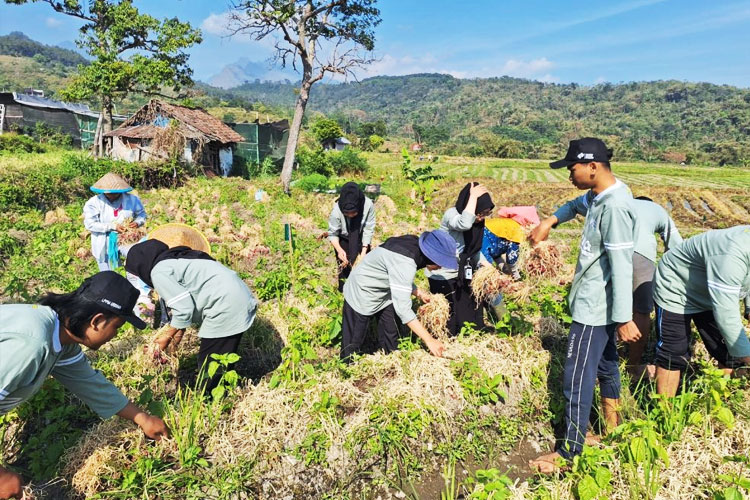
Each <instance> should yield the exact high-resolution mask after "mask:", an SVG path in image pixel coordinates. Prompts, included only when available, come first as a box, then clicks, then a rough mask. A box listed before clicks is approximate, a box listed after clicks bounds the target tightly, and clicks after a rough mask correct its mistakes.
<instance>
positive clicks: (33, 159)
mask: <svg viewBox="0 0 750 500" xmlns="http://www.w3.org/2000/svg"><path fill="white" fill-rule="evenodd" d="M66 155H69V153H67V152H53V153H46V154H25V155H13V156H11V155H7V154H0V202H4V203H6V205H5V206H3V207H2V210H3V218H2V220H0V230H2V233H1V235H0V290H3V292H2V296H1V297H0V301H2V302H16V301H33V300H34V299H36V298H37V297H38V296H39V295H40V294H41V293H43V292H44V291H47V290H58V291H61V290H71V289H73V288H75V287H76V286H77V285H78V284H79V283H80V281H81V279H82V278H83V277H85V276H87V275H88V274H91V273H93V272H95V270H96V266H95V264H94V262H93V259H92V258H91V257H90V256H84V257H79V255H84V254H85V251H86V249H87V248H88V245H89V241H88V239H87V235H86V234H85V232H84V231H82V229H83V226H82V219H81V208H82V205H83V202H84V201H85V199H86V198H87V197H88V196H89V193H88V192H87V187H88V185H87V182H89V179H90V177H91V176H95V175H98V170H97V168H99V167H97V165H96V164H94V165H92V164H90V163H88V162H86V161H83V160H81V161H78V160H76V161H73V160H71V159H70V157H68V156H66ZM368 159H369V161H370V164H371V167H372V168H371V171H370V173H369V174H368V175H367V176H366V177H364V178H361V179H358V180H362V181H366V182H375V183H380V184H381V185H382V186H381V187H382V195H381V196H380V197H379V198H378V199H377V200H376V208H377V210H378V212H377V217H378V227H377V231H376V239H377V241H379V242H382V241H383V240H384V239H386V238H387V237H389V236H393V235H399V234H406V233H417V232H419V231H421V230H424V229H432V228H435V227H436V226H437V224H438V221H439V219H440V216H441V215H442V212H443V210H444V209H445V208H446V207H448V206H450V205H452V204H453V203H454V200H455V196H456V194H457V192H458V191H459V190H460V188H461V187H462V186H463V184H464V183H465V182H468V181H469V180H480V181H482V182H484V183H486V184H487V185H488V187H489V188H490V191H491V193H492V196H493V199H494V200H495V203H496V204H497V205H513V204H534V205H537V206H538V207H539V210H540V212H541V213H542V214H549V213H551V211H552V210H554V208H555V207H556V206H558V205H559V204H560V203H562V202H564V201H565V200H567V199H570V198H571V197H573V196H577V195H578V194H579V192H578V191H576V190H575V189H574V188H573V187H571V186H570V185H569V183H568V182H567V179H566V172H560V171H551V170H549V169H548V168H547V167H546V164H545V163H544V162H532V161H512V160H502V161H501V160H493V159H469V158H446V157H441V158H440V159H439V161H438V162H437V164H436V167H435V168H436V170H437V172H438V173H440V174H442V175H444V176H445V179H443V180H441V181H439V182H438V183H437V186H436V187H437V192H436V193H435V196H434V198H433V200H432V201H431V202H430V203H429V204H428V205H427V207H426V209H425V210H424V211H422V210H421V207H420V206H419V205H418V204H417V203H416V202H415V201H414V200H412V197H411V194H412V193H411V187H410V186H409V185H408V184H407V183H406V182H405V180H404V179H403V178H402V177H401V174H400V169H399V165H400V163H401V158H400V155H396V154H372V155H369V156H368ZM114 167H117V168H120V166H119V165H115V166H114ZM613 168H614V170H615V173H616V174H617V175H618V176H620V177H621V178H622V179H623V180H625V181H626V182H628V184H630V185H631V187H632V188H633V190H634V192H637V193H638V194H641V193H644V194H648V195H651V196H652V197H653V198H654V199H655V200H657V201H659V202H661V203H665V204H666V202H670V203H671V204H672V205H673V214H674V216H675V219H676V220H677V222H678V225H679V227H680V229H681V230H682V231H683V232H685V233H686V234H693V233H696V232H698V231H702V230H705V229H710V228H717V227H726V226H728V225H734V224H739V223H750V215H748V210H750V198H749V197H748V192H747V188H748V187H750V175H747V173H746V172H745V171H743V170H740V169H731V168H714V169H711V168H694V167H679V166H674V165H671V166H670V165H651V164H630V163H626V164H617V163H616V164H614V167H613ZM45 175H48V176H49V177H45ZM345 180H347V179H339V180H338V183H339V184H341V183H343V182H344V181H345ZM19 188H20V189H27V190H30V191H32V192H33V193H34V197H32V198H29V197H21V196H20V194H18V192H17V191H18V189H19ZM258 189H263V190H265V191H266V192H267V193H268V194H269V196H270V199H269V200H268V201H265V202H256V201H255V193H256V191H257V190H258ZM140 195H141V197H142V199H143V201H144V204H145V206H146V209H147V211H148V213H149V220H148V223H147V227H148V229H153V228H155V227H157V226H158V225H160V224H162V223H165V222H168V221H175V220H177V221H184V222H186V223H189V224H192V225H195V226H197V227H199V228H201V229H202V230H203V231H204V233H205V234H206V235H207V236H208V237H209V240H210V241H211V243H212V253H213V255H214V256H215V257H216V258H217V259H218V260H219V261H221V262H223V263H225V264H226V265H228V266H230V267H232V268H233V269H234V270H236V271H237V272H238V273H239V274H240V276H241V277H242V278H243V279H244V280H245V281H246V282H247V283H248V285H249V286H250V287H251V288H252V289H253V290H254V291H255V293H256V294H257V295H258V296H259V298H260V299H261V302H262V305H261V308H260V311H259V315H258V318H257V320H256V322H255V324H254V325H253V327H252V329H251V330H250V332H249V333H248V334H246V335H245V338H244V340H243V344H242V349H241V354H242V358H241V360H240V361H239V363H238V364H237V365H236V367H235V368H236V370H237V371H238V372H239V373H240V375H242V376H243V377H244V378H243V379H241V381H240V383H239V384H238V385H237V386H236V387H235V386H233V384H228V385H227V395H226V396H224V397H223V398H221V399H219V400H218V401H216V402H214V403H211V402H209V401H207V400H205V399H204V398H203V397H202V396H201V394H200V393H198V392H196V391H195V390H193V388H192V387H191V386H189V385H185V384H184V381H185V380H190V379H191V378H192V376H193V375H194V373H195V371H196V366H195V355H196V352H197V345H198V344H197V338H196V336H195V331H193V330H189V331H188V333H187V334H186V339H185V341H184V342H183V344H182V346H181V348H180V350H179V351H178V352H177V354H176V355H175V356H173V357H170V358H169V362H168V363H167V364H164V365H158V366H157V365H154V363H153V362H152V360H151V359H149V358H148V357H147V356H146V355H145V354H144V353H143V350H142V348H143V346H144V345H147V343H148V342H149V340H150V339H151V338H152V337H153V336H154V335H155V332H153V331H151V330H148V331H146V332H143V333H138V332H135V331H133V330H132V328H130V327H126V328H124V329H123V331H122V332H121V334H120V335H119V336H118V338H117V339H116V341H114V342H112V343H111V344H108V345H107V346H105V347H104V348H103V349H102V350H101V351H100V352H97V353H90V358H91V360H92V362H93V363H94V365H95V366H96V368H98V369H100V370H102V371H103V372H104V373H105V374H106V375H107V376H108V377H110V378H111V379H112V380H113V381H114V382H115V383H116V384H117V385H118V386H119V387H121V388H122V389H123V391H124V392H125V393H126V394H127V395H128V396H130V397H131V398H132V399H134V400H136V401H139V402H140V403H141V404H143V405H145V406H149V408H152V409H154V410H155V411H160V412H161V413H163V414H164V415H165V418H166V420H167V422H168V424H169V425H170V428H171V429H172V436H173V437H172V438H171V439H169V440H167V441H164V442H161V443H152V442H148V441H147V440H145V439H144V438H143V435H142V433H141V432H140V431H139V430H138V429H136V428H134V426H133V425H132V424H130V423H124V422H121V421H118V420H116V419H115V420H110V421H106V422H100V421H99V420H98V419H97V418H96V417H95V416H94V415H93V414H92V413H91V412H90V411H89V410H87V409H86V408H85V407H83V406H82V405H81V404H80V402H78V401H77V400H76V399H75V398H74V397H72V396H71V395H70V394H68V393H66V392H65V391H64V390H63V389H62V387H61V386H60V385H59V384H57V383H56V382H54V381H50V382H49V383H48V384H46V385H45V388H44V390H43V391H42V392H41V393H39V394H38V395H37V396H36V397H35V398H34V399H33V400H32V401H30V402H28V403H27V404H25V405H23V406H21V407H19V408H18V409H16V410H15V411H14V412H12V413H10V414H8V415H6V416H4V417H1V418H2V419H1V420H0V452H1V456H2V459H3V461H4V462H5V463H6V464H7V465H8V466H9V467H11V468H13V469H14V470H17V471H19V472H21V473H22V474H23V475H24V477H26V478H27V479H30V480H32V488H31V490H33V492H34V494H35V498H70V497H73V498H116V499H133V498H164V499H167V498H173V499H178V498H179V499H184V498H196V499H197V498H231V499H234V498H237V499H240V498H328V499H360V498H361V499H365V498H415V499H416V498H421V499H424V500H428V499H433V498H446V499H447V498H451V499H453V498H458V497H457V494H458V493H461V494H463V495H464V497H463V498H475V499H488V498H495V499H501V498H514V499H526V498H531V499H540V500H547V499H568V498H581V499H594V498H611V499H636V498H637V499H641V498H653V499H657V498H658V499H684V498H706V499H709V498H710V499H719V498H724V499H729V498H742V496H732V495H735V492H736V494H740V495H744V496H747V495H748V493H749V489H750V488H748V486H749V483H748V482H747V481H748V480H747V479H746V478H747V477H748V459H747V457H748V456H750V401H748V398H747V388H748V385H747V382H746V381H744V380H730V379H728V378H724V377H723V376H722V375H721V374H720V373H718V372H717V371H716V370H715V369H713V368H712V367H711V365H710V363H708V361H707V360H708V357H707V355H706V353H705V351H704V350H703V349H702V345H701V344H700V342H699V343H698V349H697V352H696V364H695V373H694V375H693V376H692V377H691V378H690V380H689V382H688V385H687V386H686V388H685V391H684V392H683V393H682V395H681V396H679V398H677V399H675V400H673V401H662V400H658V399H655V398H652V396H651V392H652V389H653V388H652V387H651V386H650V385H648V384H645V385H635V384H631V382H632V381H630V380H629V378H628V376H627V374H626V373H625V372H624V371H623V399H622V404H623V407H622V412H623V416H624V418H625V423H624V424H623V425H622V426H620V427H619V428H618V429H617V431H616V432H615V433H613V434H612V435H611V436H609V437H607V438H605V439H604V441H603V442H602V443H601V444H599V445H595V446H591V447H589V448H587V452H586V453H585V454H584V455H583V456H582V457H581V458H580V459H579V460H578V461H576V462H575V463H574V464H573V466H572V467H571V469H570V470H569V471H567V472H565V473H563V474H561V475H560V476H558V477H540V476H534V475H533V474H532V473H531V472H530V471H529V470H528V467H527V466H526V465H525V463H526V460H528V459H529V458H532V457H534V456H536V455H537V454H539V453H540V452H546V451H547V450H549V449H550V447H551V445H552V443H553V441H554V437H555V429H556V428H557V427H559V425H560V421H561V418H562V411H563V408H562V393H561V387H560V380H561V374H562V365H563V361H564V356H565V350H566V337H567V327H568V325H569V322H570V317H569V316H568V311H567V308H566V306H565V304H564V297H565V294H566V291H567V287H568V285H569V283H570V280H571V279H572V271H573V262H574V260H575V250H574V249H575V248H576V246H577V233H578V231H579V230H580V222H574V223H571V224H570V225H569V227H564V228H560V229H559V230H557V231H556V232H555V233H553V238H552V241H553V242H554V243H555V245H556V246H557V247H558V248H559V249H560V251H561V252H562V254H563V255H564V256H565V259H564V260H565V263H564V264H563V265H561V267H560V269H559V271H558V272H557V273H556V274H555V275H553V276H547V277H541V278H532V277H528V276H527V277H526V279H525V281H524V283H525V285H526V288H525V291H524V293H519V294H518V295H516V296H513V297H511V298H510V299H509V301H508V308H509V314H508V315H506V316H505V317H503V318H501V319H500V320H499V321H498V322H497V323H496V325H495V326H496V333H495V334H480V333H478V332H475V331H472V330H471V329H469V330H467V331H466V332H465V334H462V335H461V336H459V337H458V338H456V339H452V340H449V341H447V343H446V354H447V356H446V358H445V359H437V358H434V357H432V356H430V355H429V353H428V352H426V351H425V349H424V348H423V346H422V345H421V344H420V343H418V342H416V341H415V340H414V339H409V338H406V339H404V341H403V342H402V344H401V350H400V351H399V352H397V353H394V354H391V355H388V356H386V355H383V354H374V355H371V356H366V357H363V358H362V359H360V360H358V361H357V362H355V363H353V364H352V365H349V366H346V365H342V364H340V363H339V362H338V345H337V343H338V342H340V339H339V338H338V336H337V335H338V330H337V326H338V322H339V321H340V314H341V307H342V298H341V296H340V295H339V294H338V293H337V292H336V291H335V262H334V257H333V252H332V251H331V249H330V245H328V243H327V242H325V241H320V240H319V239H318V236H319V235H320V233H321V232H322V231H324V230H325V228H326V220H327V216H328V213H329V211H330V208H331V206H332V204H333V203H334V200H335V196H334V195H328V194H322V193H306V192H303V191H301V190H299V189H293V192H292V197H291V198H290V197H287V196H285V195H283V193H282V192H281V190H280V188H279V186H278V183H277V180H276V179H275V178H262V179H250V180H244V179H240V178H230V179H220V178H214V179H205V178H198V179H188V180H186V182H185V183H184V184H182V185H180V186H176V187H170V188H166V187H162V188H157V189H143V190H141V191H140ZM13 200H15V201H13ZM18 200H22V201H23V202H24V203H25V204H21V203H20V202H19V201H18ZM683 201H687V202H688V204H689V206H690V207H691V208H690V210H688V209H687V207H686V206H685V205H684V204H683ZM701 202H703V203H705V205H706V206H707V207H708V208H705V207H704V206H703V204H702V203H701ZM49 211H55V212H54V213H53V214H51V215H48V214H47V212H49ZM45 217H46V218H47V220H46V221H45ZM287 222H288V223H291V224H292V225H293V226H294V228H295V234H296V251H295V252H294V254H290V253H289V251H288V245H287V244H286V243H285V242H284V241H283V224H284V223H287ZM425 281H426V280H425V279H424V278H423V277H421V275H420V276H419V278H418V284H419V285H420V286H425ZM492 395H494V397H493V396H492ZM59 479H62V480H63V481H59ZM454 493H455V494H454ZM441 494H442V495H444V496H443V497H441ZM493 495H494V496H493Z"/></svg>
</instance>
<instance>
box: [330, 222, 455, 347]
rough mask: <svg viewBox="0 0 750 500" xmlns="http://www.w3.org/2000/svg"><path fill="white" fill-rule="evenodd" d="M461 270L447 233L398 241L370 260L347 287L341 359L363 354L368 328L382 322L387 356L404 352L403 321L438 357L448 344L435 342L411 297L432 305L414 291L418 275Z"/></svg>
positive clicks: (354, 273) (380, 327)
mask: <svg viewBox="0 0 750 500" xmlns="http://www.w3.org/2000/svg"><path fill="white" fill-rule="evenodd" d="M441 267H443V268H447V269H456V267H457V261H456V242H455V241H454V240H453V238H451V237H450V236H448V234H447V233H446V232H444V231H440V230H436V231H431V232H429V231H428V232H424V233H422V235H421V236H419V237H417V236H413V235H406V236H396V237H393V238H388V239H387V240H386V241H385V243H383V244H382V245H380V246H379V247H377V248H376V249H375V250H373V251H372V252H370V253H369V254H367V256H365V258H364V259H363V260H362V263H361V264H359V265H358V266H357V267H355V268H354V270H353V271H352V273H351V275H350V276H349V279H348V280H347V281H346V283H345V284H344V312H343V321H342V326H341V331H342V336H343V340H342V342H341V359H343V360H347V361H348V360H349V358H350V357H351V355H352V354H355V353H357V354H359V353H361V348H362V344H363V343H364V340H365V335H366V334H367V326H368V324H369V322H370V318H372V317H373V316H374V317H376V318H377V320H378V345H379V346H380V348H381V349H383V350H384V351H385V352H386V353H389V352H391V351H394V350H396V349H398V340H399V337H400V333H399V326H398V323H397V318H396V317H397V316H398V320H400V321H401V323H403V324H405V325H406V326H408V327H409V329H410V330H411V331H412V332H414V333H415V334H416V335H417V337H419V338H420V339H422V341H423V342H424V343H425V345H426V346H427V348H428V349H429V350H430V352H431V353H432V354H433V355H434V356H438V357H440V356H442V355H443V344H442V343H441V342H440V341H439V340H437V339H434V338H433V337H432V335H430V333H429V332H428V331H427V330H426V329H425V328H424V326H422V323H420V322H419V320H418V319H417V315H416V314H415V313H414V311H413V310H412V308H411V296H412V295H414V296H415V297H417V298H418V299H420V300H422V301H424V302H429V295H427V294H425V293H424V292H422V291H421V290H419V289H418V288H417V287H416V285H414V276H415V275H416V274H417V270H418V269H423V268H427V269H439V268H441Z"/></svg>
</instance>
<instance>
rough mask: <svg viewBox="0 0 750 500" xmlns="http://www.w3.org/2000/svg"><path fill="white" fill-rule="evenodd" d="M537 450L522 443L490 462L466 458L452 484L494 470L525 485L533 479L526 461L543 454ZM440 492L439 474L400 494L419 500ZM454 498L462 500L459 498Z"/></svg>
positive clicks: (409, 485) (533, 445) (440, 475)
mask: <svg viewBox="0 0 750 500" xmlns="http://www.w3.org/2000/svg"><path fill="white" fill-rule="evenodd" d="M538 446H539V445H538V444H536V443H534V444H532V442H531V441H529V440H527V439H524V440H522V441H521V442H519V443H518V445H517V446H516V447H515V448H514V449H513V450H511V451H510V452H509V453H503V454H500V455H499V456H497V457H494V458H493V459H491V460H485V461H483V462H478V461H477V460H476V459H475V458H474V457H468V458H467V459H466V460H465V461H464V462H458V463H456V484H461V483H463V482H464V481H465V480H466V478H467V477H469V476H471V475H474V473H475V472H476V471H477V470H479V469H492V468H495V469H498V470H499V471H500V472H502V473H504V474H505V475H507V476H508V477H509V478H510V479H511V480H513V481H518V482H523V481H526V480H528V479H529V478H531V477H533V476H534V472H533V471H532V470H531V469H530V468H529V460H532V459H534V458H536V457H538V456H539V455H540V453H546V451H545V450H543V451H542V452H540V451H539V450H538ZM542 447H543V448H544V446H542ZM444 489H445V479H444V478H443V471H441V470H438V471H435V472H433V473H432V474H429V475H426V476H424V477H423V478H422V480H421V481H420V482H419V483H416V484H405V485H403V491H404V492H405V493H407V495H408V496H409V497H411V498H415V499H423V500H428V499H433V498H440V493H441V492H442V491H443V490H444ZM458 498H464V497H463V496H462V495H459V497H458Z"/></svg>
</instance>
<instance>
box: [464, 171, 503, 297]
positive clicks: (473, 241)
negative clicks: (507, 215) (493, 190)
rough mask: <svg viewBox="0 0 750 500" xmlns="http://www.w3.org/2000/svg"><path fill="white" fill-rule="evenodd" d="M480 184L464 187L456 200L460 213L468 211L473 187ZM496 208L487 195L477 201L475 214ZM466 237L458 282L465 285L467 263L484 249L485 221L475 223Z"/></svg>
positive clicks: (465, 233) (466, 233)
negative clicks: (467, 206)
mask: <svg viewBox="0 0 750 500" xmlns="http://www.w3.org/2000/svg"><path fill="white" fill-rule="evenodd" d="M477 184H479V183H478V182H470V183H468V184H467V185H465V186H464V188H463V189H462V190H461V192H460V193H458V199H457V200H456V210H458V213H463V211H464V209H466V205H468V204H469V197H470V193H469V191H470V190H471V188H472V186H476V185H477ZM493 208H495V204H494V203H492V198H490V194H489V193H485V194H483V195H482V196H480V197H479V198H478V199H477V208H476V209H475V210H474V213H475V214H477V215H479V214H481V213H482V212H486V211H487V210H492V209H493ZM463 235H464V250H463V252H461V253H460V254H459V256H458V281H459V282H460V283H463V281H464V267H466V261H467V260H468V259H469V258H471V256H472V255H474V254H476V253H477V252H478V251H480V250H481V249H482V237H483V236H484V220H482V221H481V222H474V224H473V225H472V226H471V229H469V230H468V231H464V232H463Z"/></svg>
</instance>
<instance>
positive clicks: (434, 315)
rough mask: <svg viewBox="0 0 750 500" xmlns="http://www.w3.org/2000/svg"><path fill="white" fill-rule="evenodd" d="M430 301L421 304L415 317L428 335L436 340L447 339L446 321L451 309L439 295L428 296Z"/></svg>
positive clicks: (446, 300) (442, 296)
mask: <svg viewBox="0 0 750 500" xmlns="http://www.w3.org/2000/svg"><path fill="white" fill-rule="evenodd" d="M429 297H430V301H429V302H425V303H424V304H422V305H421V306H420V307H419V309H418V310H417V317H418V318H419V322H420V323H422V326H424V327H425V328H426V329H427V331H428V332H430V334H431V335H432V336H433V337H435V338H436V339H445V338H447V337H448V334H449V332H448V319H449V318H450V314H451V308H450V304H448V299H446V298H445V295H443V294H440V293H434V294H430V296H429Z"/></svg>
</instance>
